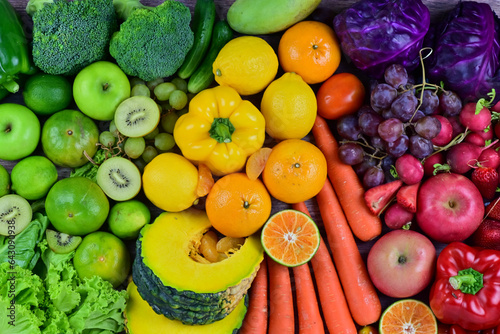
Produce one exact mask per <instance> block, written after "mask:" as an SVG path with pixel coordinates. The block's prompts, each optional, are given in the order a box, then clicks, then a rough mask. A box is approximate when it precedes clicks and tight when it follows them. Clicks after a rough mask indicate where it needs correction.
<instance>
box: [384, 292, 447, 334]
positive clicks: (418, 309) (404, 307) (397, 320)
mask: <svg viewBox="0 0 500 334" xmlns="http://www.w3.org/2000/svg"><path fill="white" fill-rule="evenodd" d="M437 330H438V323H437V320H436V317H435V316H434V313H432V310H431V309H430V307H429V306H427V305H426V304H425V303H423V302H421V301H419V300H415V299H401V300H398V301H397V302H395V303H393V304H392V305H390V306H389V307H388V308H387V309H386V310H385V311H384V313H382V316H381V317H380V322H379V332H380V334H396V333H397V334H409V333H412V334H435V333H437Z"/></svg>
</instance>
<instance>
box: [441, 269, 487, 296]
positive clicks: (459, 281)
mask: <svg viewBox="0 0 500 334" xmlns="http://www.w3.org/2000/svg"><path fill="white" fill-rule="evenodd" d="M449 282H450V284H451V287H452V288H453V289H455V290H460V291H462V292H463V293H469V294H471V295H475V294H476V293H477V292H478V291H479V290H481V288H482V287H483V274H481V273H480V272H478V271H477V270H474V269H472V268H469V269H464V270H460V271H459V272H458V275H456V276H451V277H450V278H449Z"/></svg>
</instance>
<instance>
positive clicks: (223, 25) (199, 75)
mask: <svg viewBox="0 0 500 334" xmlns="http://www.w3.org/2000/svg"><path fill="white" fill-rule="evenodd" d="M232 38H233V31H232V30H231V27H229V25H228V24H227V22H226V21H218V22H217V23H215V26H214V29H213V33H212V41H211V43H210V49H209V50H208V52H207V55H206V56H205V58H204V59H203V61H202V63H201V64H200V66H199V67H198V68H197V69H196V71H195V72H194V73H193V74H192V75H191V77H190V78H189V81H188V91H189V92H190V93H193V94H195V93H198V92H200V91H202V90H203V89H205V88H208V87H209V86H210V84H211V83H212V82H214V78H215V76H214V73H213V69H212V65H213V63H214V61H215V58H217V55H218V54H219V51H220V50H221V49H222V47H223V46H224V45H226V43H227V42H229V41H230V40H231V39H232Z"/></svg>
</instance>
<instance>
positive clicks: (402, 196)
mask: <svg viewBox="0 0 500 334" xmlns="http://www.w3.org/2000/svg"><path fill="white" fill-rule="evenodd" d="M418 188H420V182H418V183H415V184H410V185H406V186H402V187H401V188H400V189H399V190H398V192H397V194H396V201H397V202H398V203H399V204H400V205H402V206H403V207H404V208H406V210H408V211H410V212H411V213H415V212H417V193H418Z"/></svg>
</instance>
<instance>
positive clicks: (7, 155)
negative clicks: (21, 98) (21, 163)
mask: <svg viewBox="0 0 500 334" xmlns="http://www.w3.org/2000/svg"><path fill="white" fill-rule="evenodd" d="M40 129H41V126H40V121H39V120H38V117H36V115H35V113H33V112H32V111H31V110H29V109H28V108H26V107H25V106H23V105H20V104H15V103H4V104H0V147H1V150H0V159H2V160H18V159H22V158H24V157H27V156H28V155H30V154H31V153H33V151H34V150H35V149H36V147H37V146H38V142H39V140H40V131H41V130H40Z"/></svg>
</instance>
